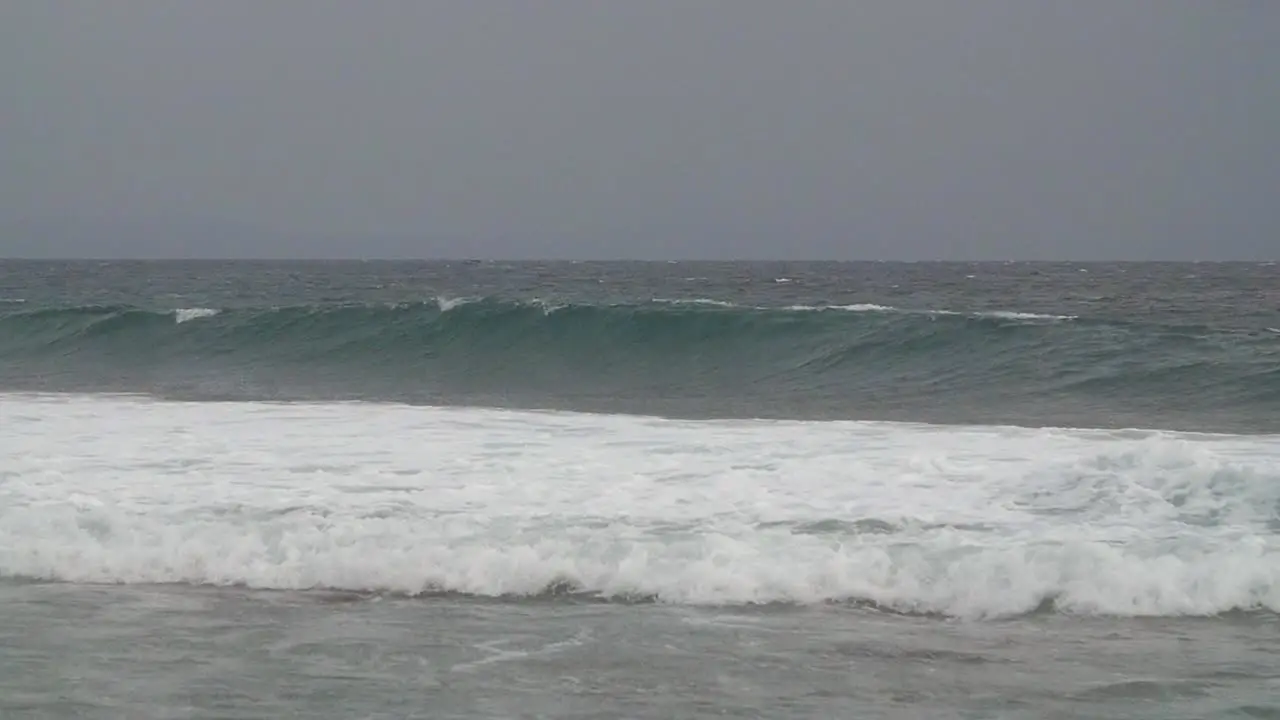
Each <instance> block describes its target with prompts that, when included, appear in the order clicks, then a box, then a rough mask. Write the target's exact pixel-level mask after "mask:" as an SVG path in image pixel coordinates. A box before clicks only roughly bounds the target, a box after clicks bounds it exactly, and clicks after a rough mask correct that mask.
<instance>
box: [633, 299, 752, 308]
mask: <svg viewBox="0 0 1280 720" xmlns="http://www.w3.org/2000/svg"><path fill="white" fill-rule="evenodd" d="M653 302H655V303H658V304H660V305H710V306H713V307H725V308H731V307H738V305H737V304H735V303H731V302H728V301H726V300H712V299H711V298H654V299H653Z"/></svg>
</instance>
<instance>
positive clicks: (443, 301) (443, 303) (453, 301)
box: [436, 295, 475, 312]
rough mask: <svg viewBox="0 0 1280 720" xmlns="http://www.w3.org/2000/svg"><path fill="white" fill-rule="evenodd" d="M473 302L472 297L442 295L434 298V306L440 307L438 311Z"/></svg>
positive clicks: (445, 310)
mask: <svg viewBox="0 0 1280 720" xmlns="http://www.w3.org/2000/svg"><path fill="white" fill-rule="evenodd" d="M473 302H475V299H474V298H467V297H459V298H451V297H444V296H443V295H442V296H440V297H437V298H436V307H438V308H440V312H449V311H450V310H452V309H454V308H456V307H461V306H463V305H467V304H469V303H473Z"/></svg>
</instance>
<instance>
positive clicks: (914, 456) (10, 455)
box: [0, 395, 1280, 617]
mask: <svg viewBox="0 0 1280 720" xmlns="http://www.w3.org/2000/svg"><path fill="white" fill-rule="evenodd" d="M0 458H3V460H0V577H24V578H43V579H54V580H60V581H70V582H109V583H116V582H124V583H156V582H159V583H165V582H187V583H201V584H241V585H247V586H250V587H259V588H282V589H284V588H287V589H304V588H314V587H328V588H343V589H352V590H378V591H396V592H405V593H419V592H424V591H436V590H449V591H458V592H466V593H475V594H480V595H501V594H509V593H539V592H542V591H543V590H544V589H545V588H547V587H548V586H550V585H554V584H557V583H565V584H569V585H572V586H574V587H577V588H579V589H581V590H583V591H588V592H596V593H600V594H603V595H607V596H633V595H643V596H649V597H655V598H657V599H658V600H660V601H664V602H674V603H729V604H736V603H746V602H771V601H782V602H799V603H812V602H823V601H828V600H850V599H851V600H863V601H870V602H874V603H878V604H881V605H884V606H888V607H893V608H897V609H901V610H907V611H927V612H939V613H946V614H951V615H957V616H966V617H990V616H1000V615H1006V614H1010V613H1021V612H1026V611H1029V610H1031V609H1034V608H1035V607H1037V606H1038V605H1040V604H1041V603H1042V602H1043V601H1044V600H1045V599H1047V598H1052V599H1055V601H1056V605H1057V607H1058V608H1060V609H1061V610H1063V611H1068V612H1078V613H1108V614H1122V615H1133V614H1144V615H1176V614H1211V613H1217V612H1222V611H1227V610H1232V609H1269V610H1272V611H1280V537H1277V529H1280V516H1278V515H1277V513H1278V512H1280V459H1278V458H1280V437H1275V436H1251V437H1250V436H1229V435H1189V434H1176V433H1166V432H1154V431H1085V430H1062V429H1041V430H1032V429H1018V428H1003V427H967V428H965V427H945V426H927V425H909V424H893V423H856V422H774V421H706V422H690V421H674V420H660V419H654V418H641V417H626V416H607V415H578V414H562V413H535V412H514V411H497V410H479V409H447V408H422V407H417V408H415V407H405V406H396V405H379V404H359V403H332V404H269V403H207V404H205V403H171V402H160V401H151V400H147V399H143V398H130V397H104V396H99V397H79V396H30V395H0Z"/></svg>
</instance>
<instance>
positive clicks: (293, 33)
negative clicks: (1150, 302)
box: [0, 0, 1280, 262]
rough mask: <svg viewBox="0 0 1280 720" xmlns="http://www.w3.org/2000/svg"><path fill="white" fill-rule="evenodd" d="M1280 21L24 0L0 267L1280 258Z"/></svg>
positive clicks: (8, 65) (974, 5)
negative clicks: (24, 261)
mask: <svg viewBox="0 0 1280 720" xmlns="http://www.w3.org/2000/svg"><path fill="white" fill-rule="evenodd" d="M1277 36H1280V4H1277V3H1263V2H1256V1H1252V0H1239V1H1237V2H1222V3H1215V4H1205V3H1197V2H1192V1H1191V0H1141V1H1139V0H1132V1H1127V2H1122V3H1109V2H1093V1H1088V2H1084V3H1076V4H1072V5H1049V4H1034V5H1033V4H1026V3H1019V2H1014V1H1013V0H970V1H969V2H964V3H950V2H943V1H942V0H917V1H912V2H887V1H886V2H868V3H856V4H854V3H834V2H819V1H818V0H811V1H807V2H799V3H794V4H788V5H782V4H778V3H774V2H771V1H769V2H767V1H765V0H736V1H734V2H728V1H716V0H708V1H707V2H704V3H697V4H693V3H687V2H678V1H677V0H652V1H651V2H647V3H630V4H621V3H618V4H603V3H596V2H591V1H588V0H548V2H546V3H540V4H537V5H534V4H528V3H522V2H517V1H516V0H493V2H486V3H483V4H481V3H465V2H449V1H444V0H440V1H437V2H406V1H400V0H383V1H376V2H369V3H363V4H360V5H355V4H345V3H340V2H336V0H335V1H326V2H301V1H300V0H280V1H279V2H274V3H270V4H261V3H254V2H249V1H248V0H227V1H226V2H221V3H217V4H214V3H203V4H196V3H185V4H177V3H163V2H143V1H141V0H139V1H137V2H127V3H100V4H92V5H91V4H79V5H70V4H62V3H38V2H15V3H9V4H6V5H3V6H0V66H3V67H4V68H5V69H6V70H5V72H3V73H0V94H2V95H3V96H4V97H5V98H6V103H5V106H4V108H3V109H0V152H2V153H3V155H4V157H5V158H6V162H5V163H3V164H0V257H33V258H34V257H60V258H69V257H83V258H90V257H93V258H104V259H109V258H130V257H133V258H173V259H179V258H196V257H206V258H210V259H219V258H241V259H262V258H277V259H285V258H295V259H312V258H314V259H337V258H351V259H363V258H368V259H374V258H386V259H410V258H422V259H436V258H439V259H445V258H478V259H510V260H519V259H565V260H569V259H580V260H606V259H636V260H668V259H674V260H694V259H705V260H725V259H741V260H908V261H910V260H956V261H977V260H997V261H1000V260H1067V261H1073V262H1090V261H1105V262H1110V261H1121V260H1133V261H1141V260H1242V261H1254V260H1271V259H1276V258H1277V257H1280V202H1277V201H1276V188H1280V134H1278V133H1277V132H1276V128H1280V83H1278V82H1276V78H1277V77H1280V45H1277V44H1276V43H1274V38H1275V37H1277ZM1267 188H1271V189H1270V190H1268V189H1267Z"/></svg>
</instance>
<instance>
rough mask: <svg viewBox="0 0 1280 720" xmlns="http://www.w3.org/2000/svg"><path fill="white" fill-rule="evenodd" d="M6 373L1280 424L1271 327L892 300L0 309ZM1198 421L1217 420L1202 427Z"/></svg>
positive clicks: (165, 386) (910, 415)
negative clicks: (926, 306)
mask: <svg viewBox="0 0 1280 720" xmlns="http://www.w3.org/2000/svg"><path fill="white" fill-rule="evenodd" d="M0 382H2V383H4V385H5V387H6V388H8V389H15V388H16V389H24V390H71V391H83V390H93V391H123V392H148V393H155V394H160V395H165V396H180V397H198V398H202V399H209V398H226V399H326V400H330V399H377V400H389V401H409V402H434V403H463V402H465V403H476V404H494V405H512V406H523V407H554V408H560V409H577V410H599V411H611V412H613V411H623V412H652V413H658V414H670V415H684V416H691V417H723V416H740V417H812V418H848V419H904V420H925V421H943V422H952V421H975V422H1011V423H1019V422H1030V419H1031V418H1032V417H1033V416H1034V417H1036V418H1039V420H1038V421H1037V422H1038V423H1039V422H1045V421H1047V423H1048V424H1054V422H1055V421H1056V422H1058V423H1060V424H1068V425H1069V424H1085V425H1095V426H1098V425H1102V426H1107V425H1143V426H1152V425H1153V424H1157V425H1160V426H1174V427H1178V426H1186V425H1188V424H1189V423H1191V419H1190V418H1192V417H1195V418H1197V420H1196V421H1195V423H1194V427H1190V428H1188V429H1213V428H1221V429H1224V430H1225V429H1229V430H1230V431H1235V432H1240V431H1245V432H1268V431H1273V430H1275V429H1276V428H1277V426H1280V412H1277V409H1278V408H1280V333H1275V332H1272V331H1254V332H1246V331H1239V330H1227V329H1215V328H1210V327H1204V326H1195V325H1184V326H1177V325H1154V324H1141V323H1128V324H1126V323H1118V322H1099V321H1091V320H1089V319H1087V318H1073V317H1062V316H1050V315H1030V314H1017V313H985V314H982V313H975V314H961V313H945V312H927V311H920V312H913V311H904V310H897V309H894V308H888V307H880V306H867V305H863V306H847V307H825V308H815V307H791V308H785V307H774V308H753V307H739V306H732V305H728V304H713V303H706V302H704V303H698V302H686V303H667V302H649V303H640V304H616V305H591V304H582V305H564V306H552V305H546V304H540V303H536V302H511V301H498V300H476V301H463V302H459V301H437V302H428V303H417V304H399V305H371V304H350V305H332V304H331V305H299V306H290V307H260V308H247V309H245V308H241V309H227V310H221V311H214V310H198V309H192V310H177V311H172V312H154V311H149V310H144V309H139V308H135V307H129V306H84V307H73V308H59V309H37V310H26V309H24V308H22V307H21V306H18V307H16V308H0ZM1206 421H1207V423H1208V425H1209V426H1210V427H1209V428H1206Z"/></svg>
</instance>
